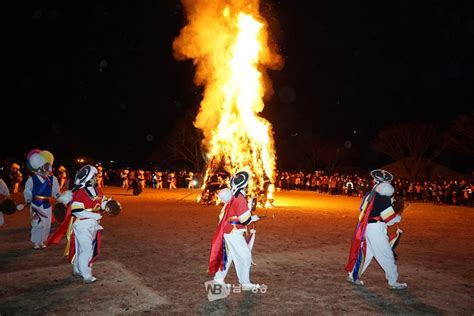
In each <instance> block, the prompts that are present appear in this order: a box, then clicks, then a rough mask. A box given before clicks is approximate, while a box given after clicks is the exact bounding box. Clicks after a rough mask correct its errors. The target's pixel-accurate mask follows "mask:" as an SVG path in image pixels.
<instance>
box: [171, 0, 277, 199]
mask: <svg viewBox="0 0 474 316" xmlns="http://www.w3.org/2000/svg"><path fill="white" fill-rule="evenodd" d="M183 4H184V7H185V9H186V15H187V18H188V24H187V25H186V26H185V27H184V28H183V29H182V30H181V33H180V35H179V36H178V37H177V38H176V39H175V41H174V42H173V49H174V52H175V57H176V58H178V59H192V60H193V62H194V65H195V66H196V75H195V78H194V81H195V84H196V85H203V86H204V94H203V99H202V102H201V106H200V110H199V113H198V115H197V117H196V120H195V122H194V125H195V126H196V127H197V128H199V129H201V130H202V131H203V134H204V139H203V147H204V148H205V149H206V151H207V153H208V157H209V162H208V166H207V170H206V175H205V179H204V183H206V180H207V178H208V177H209V176H210V174H212V173H215V172H216V171H218V170H221V169H223V170H225V171H227V172H229V173H230V174H231V175H233V174H234V173H235V172H237V171H239V170H248V171H250V172H251V173H252V175H253V177H252V182H251V183H250V185H249V190H250V193H251V194H252V193H253V194H256V193H257V192H261V191H263V190H264V187H266V183H274V181H275V168H276V153H275V148H274V142H273V131H272V125H271V124H270V123H269V122H268V121H267V120H266V119H264V118H262V117H261V116H259V113H261V112H262V110H263V108H264V106H265V104H264V101H263V98H264V96H265V97H268V96H269V95H270V94H271V92H272V90H271V83H270V80H268V76H267V75H266V72H265V69H266V68H271V69H278V68H280V67H281V66H282V58H281V56H280V55H278V54H277V53H275V48H273V49H272V48H271V47H270V45H269V40H268V31H267V24H266V22H265V20H264V19H263V17H262V16H261V15H260V13H259V7H260V4H259V1H258V0H251V1H248V0H247V1H244V0H230V1H229V0H228V1H220V0H212V1H211V0H186V1H183ZM265 189H266V188H265ZM265 191H267V190H265ZM268 191H269V192H270V194H271V191H272V187H271V186H270V188H269V190H268Z"/></svg>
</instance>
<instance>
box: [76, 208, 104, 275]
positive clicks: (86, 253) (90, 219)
mask: <svg viewBox="0 0 474 316" xmlns="http://www.w3.org/2000/svg"><path fill="white" fill-rule="evenodd" d="M82 213H85V214H82ZM75 216H76V218H77V219H76V220H75V221H74V224H73V225H72V227H73V229H74V238H75V247H76V254H75V257H74V273H80V274H81V275H82V277H83V278H84V279H90V278H91V277H92V267H91V266H89V262H90V261H91V259H92V256H93V254H94V246H93V242H94V240H95V239H96V237H97V231H98V230H99V229H102V227H101V226H100V225H99V222H98V220H99V219H100V218H101V217H102V216H100V215H99V214H96V213H91V212H87V211H82V212H79V213H76V214H75ZM81 218H87V219H82V220H81Z"/></svg>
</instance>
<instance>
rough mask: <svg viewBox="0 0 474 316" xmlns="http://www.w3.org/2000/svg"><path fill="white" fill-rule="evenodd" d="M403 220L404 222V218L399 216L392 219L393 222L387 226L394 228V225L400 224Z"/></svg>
mask: <svg viewBox="0 0 474 316" xmlns="http://www.w3.org/2000/svg"><path fill="white" fill-rule="evenodd" d="M401 220H402V217H401V216H400V215H398V214H397V215H396V216H395V217H394V218H392V220H391V221H389V222H388V223H387V226H392V225H394V224H397V223H400V221H401Z"/></svg>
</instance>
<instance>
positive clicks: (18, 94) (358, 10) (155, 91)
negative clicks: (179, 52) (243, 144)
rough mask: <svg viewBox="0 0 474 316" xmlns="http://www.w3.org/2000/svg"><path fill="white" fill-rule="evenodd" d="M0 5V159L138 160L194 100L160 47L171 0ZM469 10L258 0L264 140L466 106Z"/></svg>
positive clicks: (346, 135) (448, 114)
mask: <svg viewBox="0 0 474 316" xmlns="http://www.w3.org/2000/svg"><path fill="white" fill-rule="evenodd" d="M58 3H59V2H58ZM5 12H9V13H8V22H7V25H8V27H7V28H6V29H5V30H4V31H5V33H6V39H5V40H4V45H5V46H4V47H5V51H6V53H7V54H6V57H4V59H3V60H4V65H5V66H4V67H5V68H4V69H6V71H5V72H6V73H4V77H5V78H6V79H7V80H6V82H4V92H5V94H4V96H5V98H4V100H3V102H2V103H3V104H2V118H3V119H2V130H3V133H4V136H3V137H2V138H3V139H2V142H3V144H4V145H3V146H2V150H1V152H0V158H2V159H7V160H11V159H23V158H22V155H24V154H26V153H27V152H28V151H29V150H30V149H33V148H41V149H48V150H50V151H51V152H53V154H55V156H56V159H59V160H60V161H61V160H63V161H66V160H68V159H72V158H74V157H77V156H90V157H94V158H95V159H97V160H103V161H109V160H114V161H119V162H120V161H122V162H123V161H125V162H130V163H137V164H139V163H141V162H145V161H147V159H148V158H149V156H150V154H151V153H152V152H153V150H154V149H155V148H157V146H158V144H159V142H160V140H161V139H162V138H163V137H164V136H165V135H166V134H167V133H169V132H170V130H172V129H173V127H174V124H175V122H176V121H177V120H178V119H180V118H182V117H184V116H185V115H186V113H195V112H196V111H197V108H198V105H199V101H200V98H201V92H202V88H199V87H195V86H194V85H193V75H194V68H193V66H192V62H191V61H185V62H183V61H176V60H175V59H174V58H173V53H172V49H171V45H172V41H173V39H174V38H175V37H176V36H177V35H178V34H179V30H180V29H181V28H182V27H183V26H184V24H185V17H184V12H183V8H182V6H181V4H180V2H179V1H158V0H155V1H145V3H143V2H140V1H111V2H101V1H89V2H88V1H86V2H76V3H75V4H71V3H64V2H61V3H59V4H47V5H46V4H44V3H39V2H31V3H26V2H22V3H19V4H18V5H17V7H15V8H11V9H10V10H6V11H5ZM473 12H474V2H473V1H449V2H448V1H392V2H386V1H369V2H368V1H354V0H350V1H347V0H346V1H342V0H331V1H293V0H292V1H290V0H286V1H276V0H275V1H268V0H267V1H263V2H262V13H263V15H264V16H265V17H266V18H267V21H268V23H269V25H270V31H271V33H272V38H273V40H274V41H275V42H276V43H277V44H278V45H279V47H280V49H281V51H280V53H281V54H282V55H283V56H284V57H285V66H284V67H283V68H282V69H281V70H279V71H270V72H269V74H270V77H271V79H272V80H273V87H274V90H275V94H274V95H273V97H272V98H271V99H270V101H269V102H267V104H266V107H265V110H264V112H263V116H264V117H266V118H267V119H268V120H269V121H270V122H271V123H272V124H273V126H274V130H275V139H276V141H277V142H278V141H279V140H281V139H287V140H288V139H291V138H292V137H298V135H301V134H307V133H313V134H321V135H323V136H325V137H335V136H338V137H341V138H342V139H344V140H350V141H352V142H353V143H354V144H357V145H358V146H361V148H362V150H369V149H368V144H369V142H370V140H371V138H372V137H373V136H374V135H375V133H376V132H377V131H378V130H379V129H380V128H382V127H383V126H386V125H387V124H390V123H394V122H403V121H411V120H423V121H426V122H437V123H441V124H444V125H447V124H449V122H450V120H452V119H454V118H455V117H456V116H457V115H459V114H463V113H468V112H469V111H471V109H472V108H473V104H474V102H473V101H474V92H473V91H474V89H472V83H473V82H474V80H473V79H474V75H473V74H474V61H473V58H472V56H474V49H473V47H474V45H473V41H474V16H473ZM6 43H8V45H6ZM30 107H32V108H34V110H27V108H30ZM354 131H355V132H356V133H354ZM295 159H297V158H295Z"/></svg>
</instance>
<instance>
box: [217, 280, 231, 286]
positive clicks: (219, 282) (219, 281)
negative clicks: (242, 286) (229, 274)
mask: <svg viewBox="0 0 474 316" xmlns="http://www.w3.org/2000/svg"><path fill="white" fill-rule="evenodd" d="M214 283H216V284H222V285H228V284H226V283H225V281H224V280H214Z"/></svg>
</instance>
